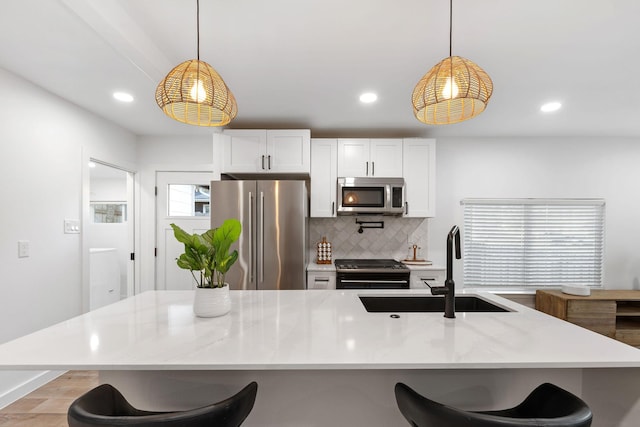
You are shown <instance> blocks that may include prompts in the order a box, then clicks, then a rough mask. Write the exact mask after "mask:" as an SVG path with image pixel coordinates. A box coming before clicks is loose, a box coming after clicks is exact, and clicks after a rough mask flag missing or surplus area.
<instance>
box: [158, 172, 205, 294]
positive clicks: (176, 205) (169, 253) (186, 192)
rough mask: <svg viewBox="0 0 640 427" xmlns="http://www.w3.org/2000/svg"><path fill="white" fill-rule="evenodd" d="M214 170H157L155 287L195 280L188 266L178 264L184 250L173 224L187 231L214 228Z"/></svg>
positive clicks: (181, 286) (179, 286)
mask: <svg viewBox="0 0 640 427" xmlns="http://www.w3.org/2000/svg"><path fill="white" fill-rule="evenodd" d="M212 177H213V173H212V172H157V173H156V188H157V195H156V251H157V252H156V289H158V290H190V289H193V288H194V287H195V281H194V278H193V276H192V275H191V272H190V271H189V270H182V269H180V268H179V267H178V266H177V265H176V259H177V258H178V257H179V256H180V254H181V253H182V252H183V251H184V245H183V244H182V243H179V242H178V241H177V240H176V239H175V237H174V235H173V229H172V228H171V225H170V224H172V223H174V224H176V225H177V226H179V227H180V228H182V229H183V230H185V231H187V232H188V233H194V232H195V233H203V232H205V231H206V230H208V229H209V228H211V219H210V216H209V212H210V210H209V209H210V205H209V185H210V183H211V180H212Z"/></svg>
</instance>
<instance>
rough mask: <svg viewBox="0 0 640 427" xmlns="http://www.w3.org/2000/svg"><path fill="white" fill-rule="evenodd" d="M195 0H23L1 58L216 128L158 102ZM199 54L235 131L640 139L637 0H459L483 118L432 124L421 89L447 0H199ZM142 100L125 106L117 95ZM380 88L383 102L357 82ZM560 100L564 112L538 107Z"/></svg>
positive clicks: (27, 74)
mask: <svg viewBox="0 0 640 427" xmlns="http://www.w3.org/2000/svg"><path fill="white" fill-rule="evenodd" d="M195 4H196V1H195V0H20V1H11V2H9V1H6V2H4V4H3V6H2V12H1V13H0V40H2V43H0V67H3V68H5V69H7V70H9V71H11V72H13V73H15V74H18V75H20V76H23V77H24V78H26V79H27V80H30V81H32V82H34V83H35V84H37V85H39V86H42V87H44V88H46V89H47V90H49V91H51V92H53V93H55V94H56V95H59V96H60V97H62V98H65V99H67V100H69V101H71V102H73V103H75V104H77V105H80V106H82V107H84V108H86V109H88V110H90V111H92V112H94V113H95V114H97V115H99V116H102V117H105V118H107V119H108V120H111V121H113V122H115V123H117V124H119V125H121V126H123V127H125V128H127V129H129V130H131V131H132V132H134V133H136V134H139V135H161V134H172V135H180V134H185V135H187V134H190V135H194V134H207V133H211V129H208V128H198V127H194V126H189V125H184V124H181V123H177V122H174V121H172V120H171V119H169V118H167V117H165V116H164V114H162V112H161V110H160V109H159V108H158V107H157V105H156V103H155V98H154V93H155V87H156V85H157V84H158V82H159V81H160V80H161V79H162V78H163V77H164V76H165V75H166V74H167V73H168V71H169V70H170V69H171V68H172V67H174V66H175V65H177V64H178V63H180V62H182V61H185V60H187V59H192V58H194V57H195V56H196V25H195V24H196V7H195ZM200 14H201V45H200V58H201V59H202V60H204V61H206V62H208V63H210V64H211V65H212V66H213V67H214V68H215V69H216V70H217V71H218V72H219V73H220V75H221V76H222V77H223V78H224V79H225V81H226V83H227V85H228V86H229V87H230V89H231V90H232V92H233V93H234V95H235V96H236V99H237V101H238V111H239V112H238V116H237V118H236V119H235V120H234V121H233V122H232V123H231V125H230V126H229V127H231V128H254V127H258V128H310V129H311V130H312V136H315V137H319V136H327V137H329V136H371V137H376V136H433V137H438V136H514V135H517V136H523V135H524V136H529V135H531V136H539V135H543V136H545V135H553V136H567V135H577V136H585V135H615V136H640V120H638V117H639V116H640V103H639V102H637V100H638V95H640V78H638V76H637V75H638V72H639V68H640V67H639V65H640V56H639V55H638V53H639V52H640V2H639V1H637V0H454V2H453V54H454V55H460V56H464V57H466V58H468V59H471V60H473V61H475V62H476V63H477V64H478V65H480V66H481V67H482V68H484V69H485V71H487V72H488V73H489V75H490V76H491V77H492V79H493V83H494V94H493V97H492V98H491V100H490V102H489V105H488V107H487V110H486V111H485V112H484V113H482V114H481V115H480V116H478V117H477V118H475V119H473V120H469V121H466V122H463V123H460V124H456V125H449V126H437V127H434V126H426V125H424V124H422V123H420V122H418V121H417V120H416V119H415V118H414V117H413V114H412V108H411V102H410V97H411V92H412V90H413V87H414V86H415V84H416V83H417V82H418V80H419V79H420V77H422V75H423V74H425V73H426V72H427V71H428V70H429V68H431V67H432V66H433V65H435V64H436V63H437V62H439V61H440V60H441V59H443V58H444V57H446V56H448V53H449V52H448V51H449V45H448V37H449V28H448V24H449V2H448V1H447V0H395V1H391V0H322V1H320V0H268V1H267V0H232V1H229V0H227V1H221V0H200ZM115 90H124V91H128V92H130V93H132V94H133V95H134V96H135V98H136V99H135V102H133V103H132V104H126V105H124V104H121V103H118V102H117V101H115V100H114V99H113V98H112V97H111V94H112V92H113V91H115ZM366 90H370V91H375V92H377V93H378V96H379V100H378V102H377V103H375V104H372V105H362V104H360V103H359V101H358V96H359V95H360V93H361V92H363V91H366ZM549 100H559V101H561V102H562V103H563V108H562V110H561V111H559V112H557V113H555V114H552V115H550V114H546V115H545V114H542V113H540V112H539V107H540V105H541V104H542V103H543V102H545V101H549Z"/></svg>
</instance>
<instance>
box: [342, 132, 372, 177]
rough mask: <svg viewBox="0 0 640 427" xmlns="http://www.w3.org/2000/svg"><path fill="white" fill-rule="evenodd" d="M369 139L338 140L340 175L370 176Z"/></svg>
mask: <svg viewBox="0 0 640 427" xmlns="http://www.w3.org/2000/svg"><path fill="white" fill-rule="evenodd" d="M369 148H370V143H369V140H368V139H359V138H358V139H339V140H338V176H369V167H370V165H369Z"/></svg>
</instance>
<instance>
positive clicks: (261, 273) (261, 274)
mask: <svg viewBox="0 0 640 427" xmlns="http://www.w3.org/2000/svg"><path fill="white" fill-rule="evenodd" d="M259 211H260V242H259V243H258V245H259V246H258V248H259V250H260V253H259V254H258V263H259V264H260V269H259V276H258V285H261V284H262V282H264V192H263V191H261V192H260V209H259ZM258 288H260V286H258Z"/></svg>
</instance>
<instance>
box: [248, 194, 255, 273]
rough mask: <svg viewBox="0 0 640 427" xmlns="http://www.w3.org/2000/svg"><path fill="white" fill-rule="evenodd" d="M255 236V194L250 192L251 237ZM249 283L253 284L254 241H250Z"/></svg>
mask: <svg viewBox="0 0 640 427" xmlns="http://www.w3.org/2000/svg"><path fill="white" fill-rule="evenodd" d="M253 235H254V230H253V192H252V191H249V236H253ZM249 281H251V282H253V239H249Z"/></svg>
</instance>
